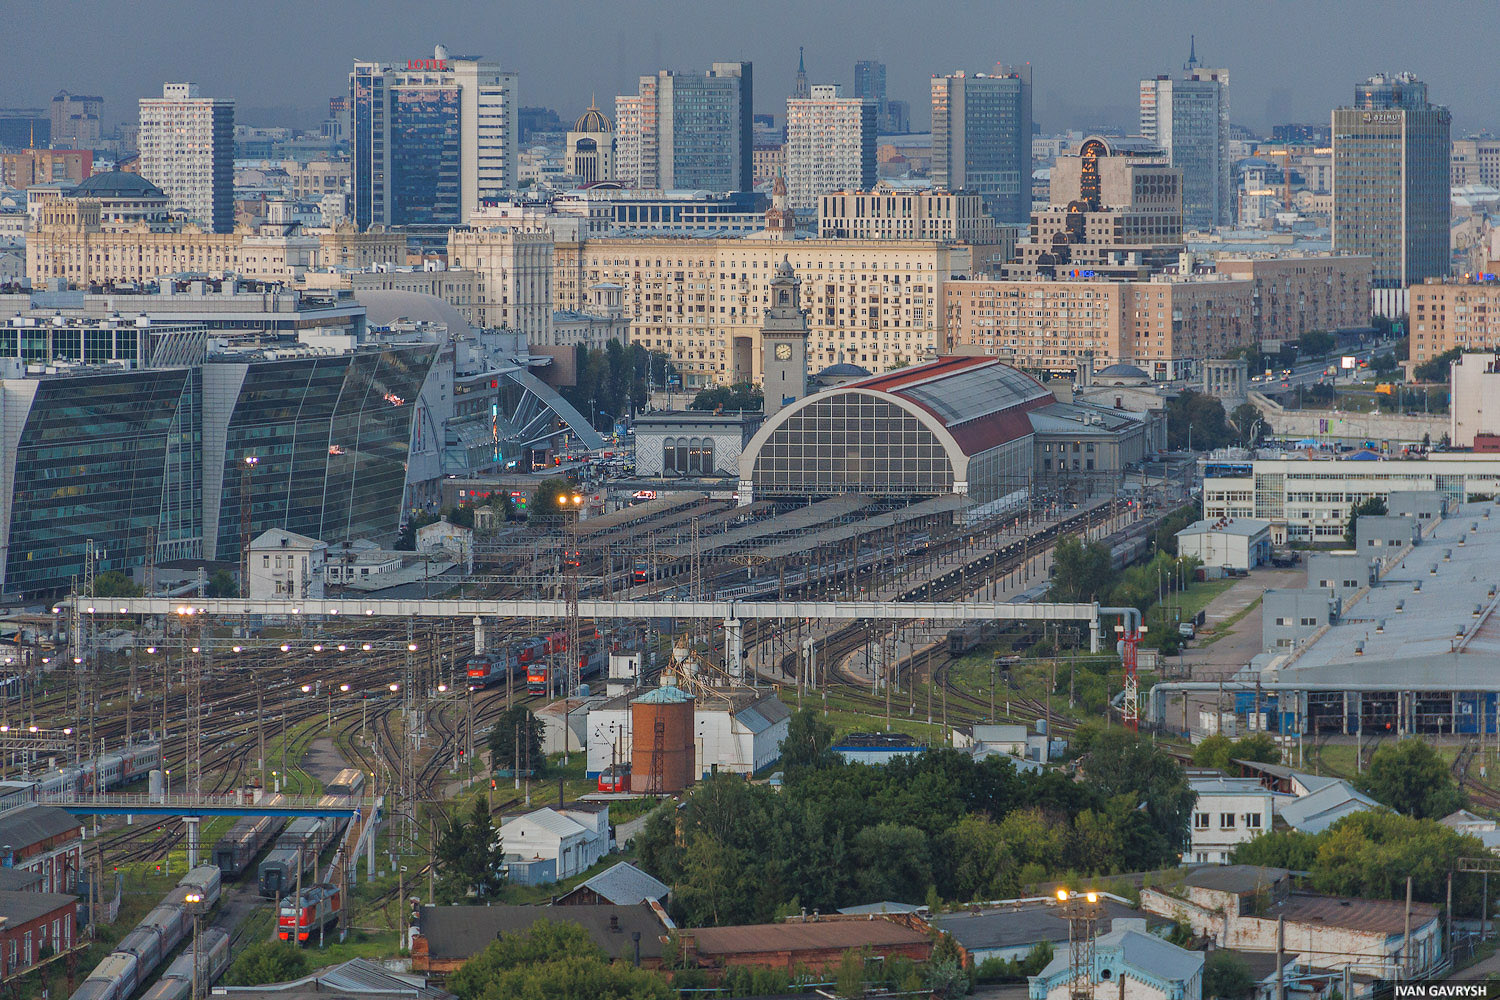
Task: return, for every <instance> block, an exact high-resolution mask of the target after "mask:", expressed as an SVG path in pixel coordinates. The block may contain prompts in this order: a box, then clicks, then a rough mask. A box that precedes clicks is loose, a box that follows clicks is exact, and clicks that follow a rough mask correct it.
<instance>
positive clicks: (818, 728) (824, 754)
mask: <svg viewBox="0 0 1500 1000" xmlns="http://www.w3.org/2000/svg"><path fill="white" fill-rule="evenodd" d="M842 762H843V758H842V757H840V756H839V755H838V754H837V753H835V752H834V750H833V726H831V725H829V724H828V723H827V722H826V721H824V720H823V717H822V716H820V715H819V714H818V712H817V710H816V709H814V708H802V709H798V710H797V711H796V712H793V713H792V717H791V718H790V719H788V720H787V724H786V738H785V739H783V740H782V741H781V767H782V770H784V771H790V770H792V769H793V768H798V767H835V766H837V765H838V764H841V763H842Z"/></svg>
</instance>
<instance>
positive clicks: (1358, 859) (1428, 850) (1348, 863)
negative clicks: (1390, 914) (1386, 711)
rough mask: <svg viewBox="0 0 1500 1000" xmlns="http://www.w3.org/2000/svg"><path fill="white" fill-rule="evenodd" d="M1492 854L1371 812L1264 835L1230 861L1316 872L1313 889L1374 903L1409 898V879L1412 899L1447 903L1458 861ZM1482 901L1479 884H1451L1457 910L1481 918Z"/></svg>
mask: <svg viewBox="0 0 1500 1000" xmlns="http://www.w3.org/2000/svg"><path fill="white" fill-rule="evenodd" d="M1486 854H1487V851H1486V849H1485V846H1484V844H1483V842H1482V841H1480V839H1479V838H1478V837H1475V836H1473V835H1472V834H1461V833H1459V832H1458V831H1456V830H1453V829H1450V828H1449V827H1446V826H1443V825H1442V824H1441V823H1439V822H1437V820H1433V819H1414V818H1413V817H1411V816H1402V815H1399V814H1397V813H1393V812H1386V811H1384V810H1372V811H1369V812H1360V813H1354V814H1352V815H1349V816H1345V817H1344V818H1343V819H1341V820H1339V821H1338V822H1337V823H1334V824H1333V825H1332V826H1330V827H1329V828H1328V829H1326V830H1324V831H1323V832H1322V833H1318V834H1308V833H1301V832H1299V831H1296V830H1288V831H1282V832H1277V833H1264V834H1261V835H1260V836H1259V837H1256V838H1255V839H1254V840H1251V841H1249V842H1248V843H1244V844H1241V845H1239V846H1238V847H1236V848H1235V849H1234V854H1233V855H1232V860H1233V862H1234V863H1235V864H1247V865H1268V866H1271V867H1274V868H1287V869H1290V870H1292V871H1305V872H1310V873H1311V875H1310V881H1311V885H1312V888H1313V889H1315V890H1317V891H1318V892H1324V893H1330V894H1332V895H1338V896H1364V897H1368V898H1371V899H1402V898H1404V897H1405V894H1406V877H1407V876H1408V875H1410V876H1411V877H1412V895H1413V897H1414V898H1416V899H1418V900H1421V901H1422V902H1425V903H1434V904H1437V905H1440V906H1441V905H1443V904H1444V903H1445V895H1446V891H1447V882H1448V873H1449V872H1450V871H1452V870H1453V869H1454V868H1455V867H1457V864H1458V859H1459V858H1482V857H1485V856H1486ZM1480 896H1481V887H1480V885H1479V882H1478V880H1477V879H1454V880H1453V912H1454V913H1456V914H1463V915H1467V916H1474V915H1477V914H1478V912H1479V910H1480Z"/></svg>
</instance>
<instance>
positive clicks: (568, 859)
mask: <svg viewBox="0 0 1500 1000" xmlns="http://www.w3.org/2000/svg"><path fill="white" fill-rule="evenodd" d="M593 806H594V804H584V803H579V804H577V805H575V806H570V807H568V808H566V809H553V808H550V807H543V808H541V809H537V810H534V811H532V812H529V813H526V814H525V815H524V816H516V817H514V818H512V819H509V820H506V821H505V822H504V823H502V824H501V825H500V845H501V847H502V848H504V851H505V857H506V860H507V861H518V862H530V861H536V860H542V861H555V862H556V877H557V879H558V880H559V881H561V880H563V879H566V878H572V877H573V876H574V875H577V874H578V873H579V872H582V871H584V870H585V869H588V868H590V867H592V866H593V865H594V864H595V863H596V862H598V860H599V859H600V858H602V857H604V856H605V855H606V854H608V853H609V847H610V844H609V806H608V805H605V804H603V803H599V804H598V808H594V807H593Z"/></svg>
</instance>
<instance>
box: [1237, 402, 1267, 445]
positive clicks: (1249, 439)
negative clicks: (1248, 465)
mask: <svg viewBox="0 0 1500 1000" xmlns="http://www.w3.org/2000/svg"><path fill="white" fill-rule="evenodd" d="M1229 426H1230V427H1231V428H1232V429H1233V431H1234V443H1235V444H1237V445H1239V446H1241V447H1244V448H1253V447H1255V446H1256V445H1258V444H1260V442H1261V441H1263V440H1264V439H1265V436H1266V434H1267V432H1268V430H1269V428H1268V427H1267V425H1266V421H1265V417H1264V416H1262V415H1261V412H1260V410H1259V409H1257V408H1256V406H1255V404H1254V403H1241V404H1240V405H1239V406H1236V407H1235V408H1234V412H1233V413H1231V414H1230V415H1229Z"/></svg>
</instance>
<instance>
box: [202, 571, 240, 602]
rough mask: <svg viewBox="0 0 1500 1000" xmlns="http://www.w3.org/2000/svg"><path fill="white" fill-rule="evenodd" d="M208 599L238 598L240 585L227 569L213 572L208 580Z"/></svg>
mask: <svg viewBox="0 0 1500 1000" xmlns="http://www.w3.org/2000/svg"><path fill="white" fill-rule="evenodd" d="M208 596H209V597H239V596H240V584H239V581H238V580H236V579H235V578H234V574H233V573H231V572H229V570H227V569H216V570H214V573H213V576H211V577H209V578H208Z"/></svg>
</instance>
